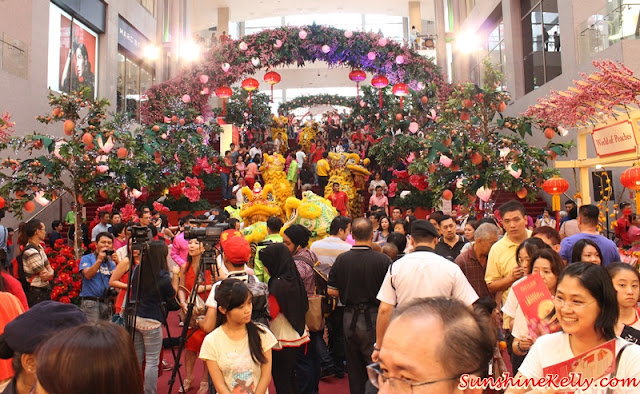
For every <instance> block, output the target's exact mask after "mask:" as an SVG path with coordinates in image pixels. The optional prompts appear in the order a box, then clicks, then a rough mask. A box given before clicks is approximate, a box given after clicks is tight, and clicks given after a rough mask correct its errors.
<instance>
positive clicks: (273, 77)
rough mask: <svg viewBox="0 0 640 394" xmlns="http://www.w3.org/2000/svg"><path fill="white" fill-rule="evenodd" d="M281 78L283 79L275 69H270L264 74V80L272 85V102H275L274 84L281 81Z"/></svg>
mask: <svg viewBox="0 0 640 394" xmlns="http://www.w3.org/2000/svg"><path fill="white" fill-rule="evenodd" d="M280 79H281V77H280V74H278V73H277V72H275V71H269V72H268V73H266V74H264V81H265V82H266V83H268V84H269V85H271V102H272V103H273V85H275V84H277V83H278V82H280Z"/></svg>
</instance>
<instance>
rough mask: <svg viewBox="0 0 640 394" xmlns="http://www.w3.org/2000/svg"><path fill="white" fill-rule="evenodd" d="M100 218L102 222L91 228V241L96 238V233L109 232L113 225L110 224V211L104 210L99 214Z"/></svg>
mask: <svg viewBox="0 0 640 394" xmlns="http://www.w3.org/2000/svg"><path fill="white" fill-rule="evenodd" d="M98 218H99V219H100V223H98V224H96V225H95V227H93V230H91V241H92V242H93V241H95V240H96V235H98V234H100V233H108V232H109V228H110V227H111V225H110V224H109V212H107V211H102V212H100V213H99V214H98Z"/></svg>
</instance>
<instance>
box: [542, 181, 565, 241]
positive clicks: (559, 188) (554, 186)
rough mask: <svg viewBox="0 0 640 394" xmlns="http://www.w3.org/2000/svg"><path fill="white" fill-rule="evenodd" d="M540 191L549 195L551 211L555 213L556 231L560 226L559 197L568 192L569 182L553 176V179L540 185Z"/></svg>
mask: <svg viewBox="0 0 640 394" xmlns="http://www.w3.org/2000/svg"><path fill="white" fill-rule="evenodd" d="M542 189H543V190H544V191H545V192H547V193H549V194H551V196H552V197H551V209H552V210H553V211H556V230H557V229H558V227H559V226H560V196H561V195H562V193H564V192H566V191H567V190H569V182H567V181H566V180H565V179H563V178H560V176H559V175H554V176H553V178H550V179H547V180H546V181H544V183H543V184H542Z"/></svg>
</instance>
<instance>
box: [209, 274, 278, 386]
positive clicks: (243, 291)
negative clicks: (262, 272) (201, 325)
mask: <svg viewBox="0 0 640 394" xmlns="http://www.w3.org/2000/svg"><path fill="white" fill-rule="evenodd" d="M251 297H252V296H251V292H250V291H249V288H247V285H245V284H244V283H243V282H242V281H240V280H238V279H225V280H224V281H222V283H220V285H219V286H218V287H217V289H216V295H215V299H216V302H217V303H218V316H217V321H216V327H217V328H216V329H215V330H213V331H212V332H211V333H210V334H208V335H207V336H206V337H205V339H204V343H203V344H202V349H201V350H200V358H201V359H202V360H204V361H205V362H206V364H207V368H208V370H209V374H210V375H211V379H212V380H213V384H214V385H215V387H216V390H217V392H218V393H223V394H225V393H229V394H230V393H235V392H243V393H245V392H246V393H260V394H263V393H267V392H268V390H267V388H268V386H269V383H270V382H271V348H273V346H275V345H276V343H277V340H276V338H275V337H274V336H273V334H272V333H271V332H270V331H269V330H268V329H267V328H266V327H265V326H263V325H261V324H258V323H254V322H252V321H251V311H252V303H251Z"/></svg>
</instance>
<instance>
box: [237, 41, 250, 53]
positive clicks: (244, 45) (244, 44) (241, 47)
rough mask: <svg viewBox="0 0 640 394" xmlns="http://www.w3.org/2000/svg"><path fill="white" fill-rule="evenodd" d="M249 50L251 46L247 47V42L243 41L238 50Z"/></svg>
mask: <svg viewBox="0 0 640 394" xmlns="http://www.w3.org/2000/svg"><path fill="white" fill-rule="evenodd" d="M248 48H249V46H248V45H247V43H246V42H244V41H242V42H241V43H240V44H239V45H238V49H240V50H241V51H246V50H247V49H248Z"/></svg>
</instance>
